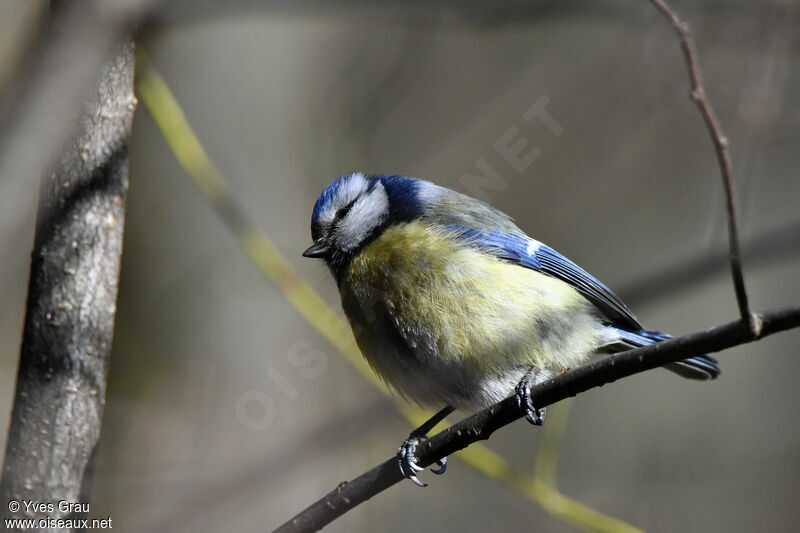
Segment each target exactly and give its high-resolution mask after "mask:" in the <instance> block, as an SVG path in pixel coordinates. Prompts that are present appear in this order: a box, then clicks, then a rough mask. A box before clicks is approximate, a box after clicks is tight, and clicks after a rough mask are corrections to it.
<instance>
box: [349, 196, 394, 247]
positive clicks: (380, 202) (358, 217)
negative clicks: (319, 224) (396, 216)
mask: <svg viewBox="0 0 800 533" xmlns="http://www.w3.org/2000/svg"><path fill="white" fill-rule="evenodd" d="M387 216H389V197H388V196H387V195H386V189H384V188H383V184H381V183H380V182H378V183H376V184H375V187H373V188H372V190H371V191H370V192H369V194H366V195H363V196H362V197H361V198H359V199H358V201H357V202H356V203H355V204H353V207H352V208H351V209H350V212H349V213H347V216H346V217H344V219H342V221H341V222H339V226H338V227H337V228H336V244H337V245H338V247H339V248H341V249H342V250H344V251H348V250H352V249H353V248H355V247H356V246H358V245H359V244H361V243H362V242H363V241H364V239H366V238H367V237H368V236H369V234H370V233H371V232H372V230H374V229H375V228H376V227H378V226H379V225H380V224H382V223H383V222H384V221H385V220H386V217H387Z"/></svg>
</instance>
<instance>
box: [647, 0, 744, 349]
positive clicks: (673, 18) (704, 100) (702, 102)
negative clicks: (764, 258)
mask: <svg viewBox="0 0 800 533" xmlns="http://www.w3.org/2000/svg"><path fill="white" fill-rule="evenodd" d="M650 3H652V4H653V5H654V6H655V8H656V9H657V10H658V11H660V12H661V14H663V15H664V17H666V19H667V20H668V21H669V23H670V25H671V26H672V28H673V29H674V30H675V33H677V34H678V38H679V39H680V41H681V49H682V50H683V56H684V59H685V60H686V67H687V69H688V70H689V83H690V85H691V92H690V97H691V99H692V101H693V102H694V103H695V104H696V105H697V109H698V110H700V114H701V115H702V116H703V121H704V122H705V124H706V129H707V130H708V134H709V136H710V137H711V141H712V142H713V143H714V151H715V152H716V154H717V163H718V164H719V169H720V172H721V174H722V182H723V185H724V186H725V196H726V198H727V205H726V207H727V212H728V258H729V260H730V265H731V276H732V277H733V287H734V290H735V291H736V302H737V304H738V305H739V314H740V315H741V317H742V320H745V321H746V322H747V324H748V326H749V327H750V330H751V331H752V332H753V334H755V335H758V320H756V317H754V316H753V314H752V313H751V312H750V304H749V303H748V301H747V290H746V289H745V286H744V276H743V275H742V255H741V251H740V248H739V227H738V222H737V220H736V187H735V185H734V182H733V170H732V166H731V158H730V154H729V153H728V138H727V137H726V136H725V134H724V133H723V131H722V127H721V126H720V124H719V121H718V120H717V118H716V116H715V115H714V111H713V109H712V108H711V102H709V101H708V97H707V96H706V91H705V87H704V86H703V77H702V75H701V73H700V65H699V63H698V61H697V51H696V49H695V45H694V39H692V36H691V33H690V32H689V24H688V23H686V22H684V21H683V20H681V19H680V17H678V15H677V14H676V13H675V12H674V11H673V10H672V8H670V6H669V5H668V4H667V3H666V2H665V1H664V0H650Z"/></svg>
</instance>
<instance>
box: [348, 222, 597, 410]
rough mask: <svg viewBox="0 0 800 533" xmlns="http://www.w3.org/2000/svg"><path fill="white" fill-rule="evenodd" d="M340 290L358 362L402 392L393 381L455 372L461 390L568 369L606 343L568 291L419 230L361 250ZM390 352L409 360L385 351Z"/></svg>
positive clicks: (437, 232)
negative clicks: (401, 346)
mask: <svg viewBox="0 0 800 533" xmlns="http://www.w3.org/2000/svg"><path fill="white" fill-rule="evenodd" d="M340 288H341V293H342V303H343V306H344V308H345V312H346V313H347V315H348V317H349V318H350V320H351V324H352V325H353V329H354V331H355V333H356V337H357V339H358V341H359V345H360V346H361V348H362V351H364V355H365V356H366V357H367V359H368V360H369V361H370V363H371V364H372V365H373V367H375V368H376V369H377V370H378V372H379V373H380V374H381V375H382V376H383V377H384V378H386V379H387V381H389V382H390V383H391V384H393V385H394V386H395V387H396V388H398V389H399V390H401V392H403V390H404V389H408V388H409V387H412V388H413V384H412V385H409V384H404V382H407V381H408V379H410V378H407V377H406V376H397V375H395V374H408V373H411V374H413V379H421V378H420V375H422V376H423V377H424V376H425V374H426V372H427V373H428V374H433V373H439V372H456V373H457V374H458V376H457V377H456V379H458V380H460V381H461V382H463V383H461V385H463V386H464V387H467V388H468V387H470V386H477V385H478V383H468V382H470V381H476V380H477V381H480V379H482V377H483V378H486V379H490V378H491V379H494V378H496V377H497V376H505V375H506V374H508V375H511V374H514V375H515V376H516V375H520V376H521V375H524V373H525V372H526V371H527V370H528V369H529V368H530V367H531V366H537V367H539V368H544V369H549V370H555V371H557V370H560V369H562V368H567V367H574V366H577V365H579V364H581V363H582V362H584V361H585V359H586V357H587V356H588V355H589V354H590V353H592V352H593V351H594V350H595V347H596V346H598V345H599V344H600V343H601V342H602V341H601V338H602V337H603V335H604V334H605V333H604V331H603V329H604V328H603V327H602V325H601V324H600V322H599V321H598V320H597V317H596V314H595V311H594V308H593V306H592V305H591V304H590V303H589V302H587V301H586V300H585V299H584V298H583V297H582V296H581V295H580V294H579V293H578V292H577V291H575V290H574V289H573V288H572V287H570V286H569V285H567V284H566V283H563V282H561V281H559V280H557V279H554V278H551V277H549V276H547V275H544V274H541V273H539V272H536V271H534V270H531V269H528V268H524V267H521V266H518V265H514V264H510V263H506V262H503V261H500V260H497V259H495V258H493V257H491V256H489V255H488V254H485V253H483V252H481V251H479V250H476V249H474V248H471V247H468V246H465V245H464V244H463V242H459V241H457V240H456V239H455V238H453V236H452V235H451V234H449V233H448V232H447V231H446V230H442V229H440V228H437V227H434V226H430V225H428V224H426V223H424V222H420V221H415V222H410V223H406V224H399V225H396V226H393V227H391V228H389V229H387V230H386V231H385V232H384V233H383V235H381V236H380V237H379V238H378V239H376V240H375V241H374V242H372V243H370V244H369V245H368V246H366V247H365V248H364V250H362V251H361V253H359V254H358V255H357V256H356V257H355V258H354V259H353V261H352V262H351V264H350V265H349V267H348V269H347V271H346V273H345V277H344V279H343V282H342V284H341V286H340ZM392 328H394V329H395V330H396V331H394V332H393V331H391V329H392ZM398 342H404V343H405V345H406V347H407V348H408V350H406V351H403V350H395V349H392V346H393V345H394V344H396V343H398ZM397 358H406V359H410V360H408V361H395V360H394V359H397ZM509 379H511V378H509ZM431 387H433V388H435V384H431ZM462 388H463V387H462ZM411 396H412V397H413V396H415V394H413V393H412V394H411ZM416 396H419V394H417V395H416Z"/></svg>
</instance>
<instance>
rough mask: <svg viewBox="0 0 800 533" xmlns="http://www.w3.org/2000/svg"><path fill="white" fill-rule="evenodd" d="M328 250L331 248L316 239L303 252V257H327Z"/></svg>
mask: <svg viewBox="0 0 800 533" xmlns="http://www.w3.org/2000/svg"><path fill="white" fill-rule="evenodd" d="M330 251H331V249H330V247H329V246H328V245H327V244H326V243H324V242H322V241H317V242H315V243H314V244H312V245H311V246H310V247H309V248H308V250H306V251H305V252H303V257H328V254H329V253H330Z"/></svg>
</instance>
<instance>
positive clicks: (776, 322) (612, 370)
mask: <svg viewBox="0 0 800 533" xmlns="http://www.w3.org/2000/svg"><path fill="white" fill-rule="evenodd" d="M756 318H757V320H758V322H759V324H760V325H761V329H760V332H759V335H755V334H754V333H753V332H752V330H750V328H749V327H748V326H747V324H746V323H744V322H743V321H741V320H736V321H734V322H729V323H728V324H724V325H721V326H716V327H713V328H711V329H708V330H706V331H700V332H697V333H692V334H690V335H685V336H683V337H678V338H675V339H671V340H668V341H664V342H660V343H658V344H653V345H650V346H646V347H644V348H637V349H636V350H629V351H627V352H622V353H619V354H615V355H611V356H609V357H605V358H603V359H600V360H599V361H596V362H594V363H592V364H589V365H586V366H583V367H580V368H577V369H575V370H571V371H569V372H567V373H565V374H562V375H559V376H556V377H555V378H552V379H550V380H548V381H546V382H544V383H542V384H541V385H539V386H537V387H536V388H535V389H534V391H533V403H534V405H536V406H542V407H545V406H548V405H551V404H553V403H555V402H558V401H561V400H564V399H566V398H569V397H570V396H575V395H576V394H579V393H581V392H584V391H587V390H589V389H592V388H594V387H600V386H602V385H605V384H606V383H612V382H614V381H616V380H618V379H621V378H624V377H627V376H631V375H633V374H638V373H640V372H644V371H645V370H650V369H653V368H657V367H660V366H663V365H665V364H668V363H674V362H675V361H680V360H681V359H686V358H687V357H692V356H695V355H701V354H705V353H713V352H718V351H720V350H724V349H726V348H731V347H733V346H738V345H740V344H745V343H748V342H752V341H754V340H757V339H759V338H763V337H766V336H768V335H771V334H773V333H777V332H779V331H784V330H787V329H792V328H796V327H800V306H798V307H787V308H783V309H776V310H771V311H767V312H764V313H759V314H757V315H756ZM521 416H522V415H521V413H520V410H519V407H517V403H516V399H515V398H513V397H512V398H507V399H505V400H503V401H502V402H500V403H497V404H495V405H493V406H492V407H489V408H488V409H484V410H483V411H481V412H479V413H477V414H474V415H472V416H470V417H468V418H465V419H464V420H462V421H461V422H459V423H457V424H454V425H453V426H451V427H449V428H447V429H446V430H444V431H442V432H441V433H438V434H436V435H434V436H433V437H431V438H430V439H429V440H427V441H425V443H424V444H423V445H422V446H420V448H418V453H417V459H418V461H417V463H418V464H420V465H421V466H429V465H431V464H432V463H433V462H434V461H437V460H438V459H441V458H442V457H446V456H448V455H450V454H452V453H454V452H457V451H458V450H460V449H462V448H465V447H467V446H469V445H470V444H472V443H473V442H476V441H479V440H485V439H488V438H489V437H490V436H491V435H492V433H494V432H495V431H496V430H498V429H500V428H501V427H503V426H506V425H508V424H510V423H511V422H513V421H515V420H517V419H518V418H520V417H521ZM402 479H403V476H402V475H401V473H400V469H399V468H398V466H397V458H396V457H391V458H389V459H387V460H386V461H384V462H383V463H381V464H380V465H378V466H376V467H375V468H373V469H372V470H370V471H368V472H366V473H364V474H361V475H360V476H358V477H357V478H355V479H354V480H352V481H350V482H344V483H341V484H340V485H339V486H337V487H336V488H335V489H334V490H332V491H331V492H329V493H328V494H327V495H326V496H325V497H323V498H321V499H320V500H317V501H316V502H315V503H313V504H312V505H310V506H309V507H307V508H306V509H305V510H303V511H302V512H300V513H298V514H297V515H296V516H295V517H294V518H292V519H291V520H289V521H288V522H286V523H285V524H283V525H282V526H280V527H279V528H278V529H276V530H275V531H277V532H281V533H286V532H293V531H317V530H319V529H320V528H322V527H324V526H325V525H326V524H329V523H330V522H332V521H333V520H335V519H336V518H338V517H339V516H341V515H343V514H344V513H346V512H347V511H349V510H350V509H352V508H354V507H355V506H357V505H358V504H360V503H362V502H364V501H366V500H368V499H369V498H371V497H372V496H375V495H376V494H378V493H379V492H382V491H384V490H386V489H387V488H389V487H391V486H392V485H394V484H395V483H398V482H399V481H402Z"/></svg>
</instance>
